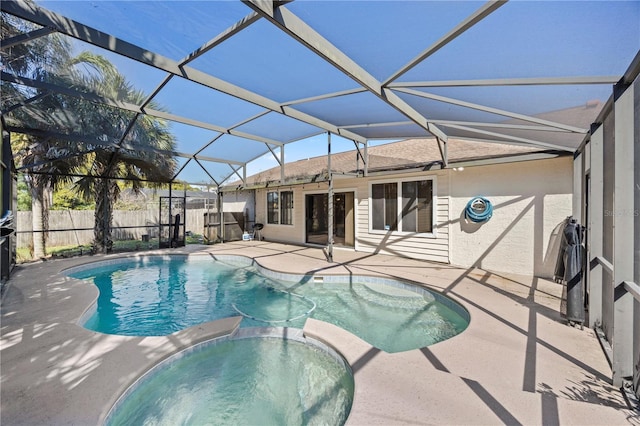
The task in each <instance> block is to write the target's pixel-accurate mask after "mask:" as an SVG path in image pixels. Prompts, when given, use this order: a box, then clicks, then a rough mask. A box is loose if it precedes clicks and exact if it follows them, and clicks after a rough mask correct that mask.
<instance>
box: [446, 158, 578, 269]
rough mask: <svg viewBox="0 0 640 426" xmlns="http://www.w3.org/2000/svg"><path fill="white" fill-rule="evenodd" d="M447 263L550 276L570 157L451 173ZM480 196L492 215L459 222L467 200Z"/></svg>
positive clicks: (566, 209) (567, 206)
mask: <svg viewBox="0 0 640 426" xmlns="http://www.w3.org/2000/svg"><path fill="white" fill-rule="evenodd" d="M450 176H451V218H450V221H451V242H450V247H449V249H450V252H451V263H452V264H454V265H459V266H463V267H471V266H477V267H480V268H483V269H487V270H491V271H498V272H509V273H516V274H527V275H535V276H540V277H551V276H552V275H553V271H554V268H555V264H556V260H557V250H558V244H559V242H560V240H559V236H560V233H561V232H562V229H561V224H562V222H563V221H564V220H565V219H566V217H567V216H570V215H571V212H572V185H573V184H572V181H573V162H572V159H571V157H561V158H555V159H549V160H539V161H525V162H518V163H507V164H497V165H492V166H482V167H468V168H465V169H464V170H462V171H455V170H452V171H451V175H450ZM477 195H481V196H486V197H487V198H488V199H489V200H490V201H491V203H492V204H493V208H494V212H493V217H492V218H491V219H490V220H489V221H488V222H486V223H483V224H474V223H472V222H467V221H465V219H464V209H465V207H466V205H467V202H468V201H469V200H470V199H471V198H472V197H474V196H477Z"/></svg>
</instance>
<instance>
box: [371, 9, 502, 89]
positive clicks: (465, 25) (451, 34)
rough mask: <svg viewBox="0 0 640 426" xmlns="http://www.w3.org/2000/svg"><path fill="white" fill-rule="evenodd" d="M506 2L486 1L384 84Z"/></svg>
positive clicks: (395, 78)
mask: <svg viewBox="0 0 640 426" xmlns="http://www.w3.org/2000/svg"><path fill="white" fill-rule="evenodd" d="M506 2H507V1H506V0H500V1H490V2H487V3H485V4H484V5H483V6H482V7H481V8H480V9H478V10H476V11H475V12H474V13H473V14H471V15H470V16H469V17H467V19H465V20H464V21H462V22H460V23H459V24H458V25H456V26H455V28H453V29H452V30H451V31H449V32H448V33H447V34H445V35H444V36H442V37H441V38H440V39H439V40H438V41H436V42H435V43H433V44H432V45H431V46H430V47H428V48H427V49H425V50H424V51H422V52H420V54H418V56H416V57H415V58H413V59H412V60H411V61H409V63H407V64H406V65H405V66H403V67H402V68H400V69H399V70H398V71H396V72H395V73H394V74H393V75H391V76H390V77H389V78H388V79H387V80H385V82H384V83H382V85H383V86H387V85H388V84H389V83H391V82H392V81H394V80H397V79H398V78H399V77H401V76H402V75H403V74H405V73H406V72H407V71H409V70H410V69H411V68H413V67H415V66H416V65H418V64H419V63H420V62H422V61H424V60H425V59H426V58H428V57H429V56H431V55H433V54H434V53H436V52H437V51H438V50H440V49H441V48H443V47H444V46H446V45H447V44H449V43H450V42H451V41H452V40H454V39H455V38H457V37H458V36H459V35H460V34H462V33H464V32H465V31H467V30H468V29H469V28H471V27H473V26H474V25H475V24H477V23H478V22H480V21H482V20H483V19H484V18H486V17H487V16H489V15H490V14H491V13H493V12H494V11H495V10H497V9H498V8H499V7H501V6H502V5H504V4H505V3H506Z"/></svg>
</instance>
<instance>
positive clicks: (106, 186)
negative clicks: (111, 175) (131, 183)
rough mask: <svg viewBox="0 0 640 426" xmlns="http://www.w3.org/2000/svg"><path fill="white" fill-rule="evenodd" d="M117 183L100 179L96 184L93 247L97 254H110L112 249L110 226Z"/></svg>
mask: <svg viewBox="0 0 640 426" xmlns="http://www.w3.org/2000/svg"><path fill="white" fill-rule="evenodd" d="M114 185H117V183H115V182H112V181H110V180H109V179H100V180H99V181H98V183H96V210H95V222H94V232H93V234H94V240H93V246H94V249H95V251H96V252H97V253H100V252H102V253H110V252H111V249H112V248H113V239H112V238H111V224H112V223H113V198H114V194H116V193H117V188H116V189H114V188H113V186H114Z"/></svg>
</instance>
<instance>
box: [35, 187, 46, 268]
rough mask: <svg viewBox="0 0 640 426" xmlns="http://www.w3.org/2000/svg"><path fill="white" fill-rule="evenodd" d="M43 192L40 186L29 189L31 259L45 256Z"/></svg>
mask: <svg viewBox="0 0 640 426" xmlns="http://www.w3.org/2000/svg"><path fill="white" fill-rule="evenodd" d="M43 218H44V191H43V190H42V187H40V186H32V187H31V222H32V229H33V233H32V235H33V258H34V259H41V258H43V257H45V256H46V243H45V235H44V231H45V227H44V220H43Z"/></svg>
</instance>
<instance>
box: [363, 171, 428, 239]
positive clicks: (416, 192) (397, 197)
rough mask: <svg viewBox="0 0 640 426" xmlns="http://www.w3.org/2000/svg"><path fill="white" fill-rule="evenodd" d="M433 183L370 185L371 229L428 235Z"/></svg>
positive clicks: (413, 182) (408, 182) (423, 181)
mask: <svg viewBox="0 0 640 426" xmlns="http://www.w3.org/2000/svg"><path fill="white" fill-rule="evenodd" d="M433 183H434V181H433V179H422V180H415V181H398V182H386V183H374V184H372V185H371V229H372V230H379V231H401V232H411V233H432V232H433ZM398 211H400V212H401V214H400V215H398Z"/></svg>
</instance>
